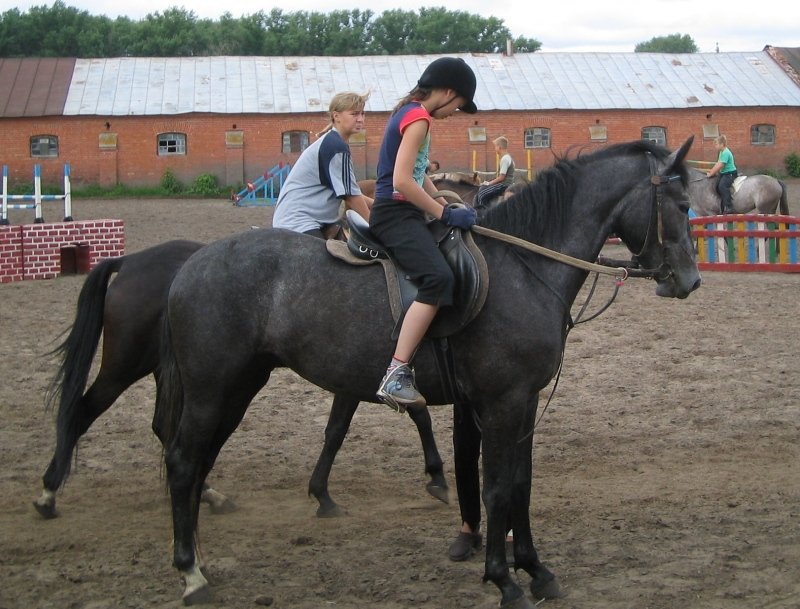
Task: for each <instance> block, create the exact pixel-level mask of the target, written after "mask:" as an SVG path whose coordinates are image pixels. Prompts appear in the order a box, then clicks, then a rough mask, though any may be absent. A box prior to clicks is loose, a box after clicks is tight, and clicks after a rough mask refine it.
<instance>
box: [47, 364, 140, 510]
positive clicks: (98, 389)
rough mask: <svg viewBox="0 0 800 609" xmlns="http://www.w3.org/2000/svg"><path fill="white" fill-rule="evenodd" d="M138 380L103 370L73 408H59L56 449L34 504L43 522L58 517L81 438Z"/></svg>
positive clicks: (72, 405)
mask: <svg viewBox="0 0 800 609" xmlns="http://www.w3.org/2000/svg"><path fill="white" fill-rule="evenodd" d="M139 378H141V377H137V378H135V379H131V378H129V377H126V378H124V379H119V378H117V377H116V376H115V375H113V374H108V373H107V372H106V371H105V370H103V369H102V368H101V370H100V372H99V373H98V375H97V378H96V379H95V381H94V382H93V383H92V385H91V387H90V388H89V390H88V391H87V392H86V393H85V394H84V395H82V396H81V397H80V398H78V399H77V400H76V401H75V403H74V404H64V403H62V404H60V406H59V417H58V421H57V426H58V433H57V441H56V449H55V452H54V454H53V457H52V459H51V460H50V464H49V465H48V466H47V470H46V471H45V473H44V475H43V476H42V483H43V486H44V488H43V490H42V494H41V496H40V497H39V498H38V499H36V500H35V501H34V502H33V506H34V507H35V508H36V511H37V512H38V513H39V514H40V515H41V516H42V517H43V518H46V519H50V518H56V517H57V516H58V510H57V509H56V494H57V492H58V489H60V488H61V487H62V486H63V485H64V483H65V482H66V479H67V477H68V476H69V470H70V462H71V460H72V455H73V453H74V451H75V446H76V445H77V443H78V440H79V439H80V437H81V436H83V434H85V433H86V432H87V431H88V430H89V428H90V427H91V426H92V424H93V423H94V422H95V421H96V420H97V419H98V417H100V415H102V414H103V413H104V412H105V411H106V410H108V409H109V408H110V407H111V405H112V404H113V403H114V402H115V401H116V400H117V398H119V396H120V395H122V392H123V391H125V390H126V389H127V388H128V387H130V386H131V385H132V384H133V383H134V382H135V381H137V380H138V379H139ZM67 429H75V430H76V431H77V433H76V434H72V433H67V432H66V430H67Z"/></svg>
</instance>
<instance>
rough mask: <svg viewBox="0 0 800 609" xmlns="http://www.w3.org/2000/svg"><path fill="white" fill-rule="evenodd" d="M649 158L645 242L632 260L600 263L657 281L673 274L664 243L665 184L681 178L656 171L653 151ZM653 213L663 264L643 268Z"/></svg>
mask: <svg viewBox="0 0 800 609" xmlns="http://www.w3.org/2000/svg"><path fill="white" fill-rule="evenodd" d="M647 160H648V164H649V166H650V218H649V220H648V221H647V232H646V233H645V236H644V243H642V247H641V249H640V250H639V252H638V253H636V254H634V255H633V258H632V260H631V261H630V262H627V263H626V262H622V261H618V260H614V261H611V260H609V259H603V258H602V257H601V258H600V259H598V262H599V263H600V264H609V263H613V264H614V265H615V266H621V267H622V268H626V269H628V271H629V276H630V277H645V278H647V279H655V280H656V281H666V280H667V279H669V278H670V277H672V275H673V271H672V267H670V266H669V265H668V264H667V262H666V260H667V256H666V247H665V245H664V209H663V200H664V193H663V190H662V189H663V186H664V185H665V184H670V183H672V182H677V181H679V180H680V179H681V176H680V175H678V174H672V175H668V176H667V175H660V174H658V173H657V172H656V160H655V158H654V157H653V155H652V153H650V152H648V153H647ZM653 215H655V217H656V222H655V225H656V236H655V239H656V240H657V243H658V247H659V249H660V250H661V264H660V265H658V266H657V267H656V268H652V269H643V268H641V267H640V266H639V262H638V259H639V257H640V256H641V255H642V254H643V253H644V252H645V251H647V249H648V247H649V245H650V241H651V240H652V228H653Z"/></svg>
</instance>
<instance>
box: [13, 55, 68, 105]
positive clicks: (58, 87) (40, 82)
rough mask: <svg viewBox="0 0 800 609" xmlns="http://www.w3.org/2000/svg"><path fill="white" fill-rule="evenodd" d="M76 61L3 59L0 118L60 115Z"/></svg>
mask: <svg viewBox="0 0 800 609" xmlns="http://www.w3.org/2000/svg"><path fill="white" fill-rule="evenodd" d="M74 65H75V59H74V58H55V57H48V58H36V57H33V58H24V59H2V58H0V83H2V85H1V86H0V116H5V117H18V116H53V115H56V116H58V115H60V114H61V113H62V112H63V110H64V103H65V102H66V100H67V92H68V90H69V83H70V79H71V78H72V73H73V67H74Z"/></svg>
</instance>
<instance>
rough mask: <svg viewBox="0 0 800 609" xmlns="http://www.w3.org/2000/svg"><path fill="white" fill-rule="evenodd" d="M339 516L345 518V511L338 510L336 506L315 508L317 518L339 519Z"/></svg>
mask: <svg viewBox="0 0 800 609" xmlns="http://www.w3.org/2000/svg"><path fill="white" fill-rule="evenodd" d="M340 516H347V511H345V510H343V509H342V508H340V507H339V506H338V505H336V504H335V503H334V504H331V505H320V506H319V507H318V508H317V518H339V517H340Z"/></svg>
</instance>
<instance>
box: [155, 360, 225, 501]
mask: <svg viewBox="0 0 800 609" xmlns="http://www.w3.org/2000/svg"><path fill="white" fill-rule="evenodd" d="M155 377H156V386H158V384H159V375H158V373H156V375H155ZM152 429H153V433H154V434H155V435H156V437H157V438H158V439H159V441H160V442H161V445H162V446H163V445H164V432H163V424H162V422H161V421H160V417H159V410H158V409H156V410H155V412H154V413H153V422H152ZM200 502H201V503H206V504H208V509H209V511H210V512H211V513H212V514H217V515H220V514H231V513H233V512H235V511H236V510H237V509H239V506H237V505H236V503H235V502H234V501H233V500H232V499H230V498H229V497H227V496H226V495H223V494H222V493H220V492H219V491H217V490H215V489H213V488H211V486H210V485H209V484H208V482H203V488H202V491H201V492H200Z"/></svg>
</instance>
